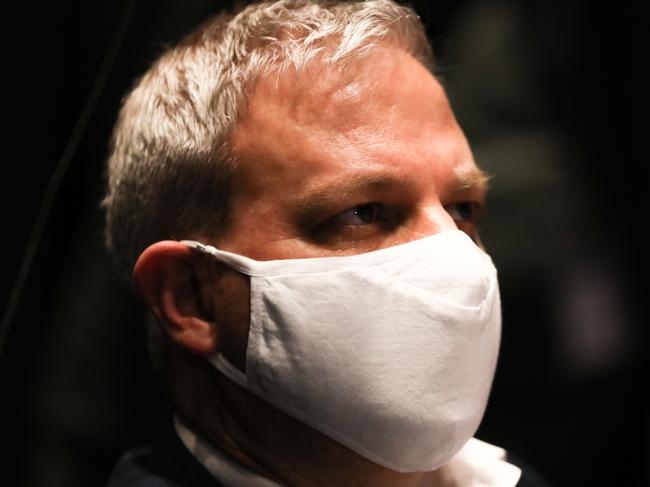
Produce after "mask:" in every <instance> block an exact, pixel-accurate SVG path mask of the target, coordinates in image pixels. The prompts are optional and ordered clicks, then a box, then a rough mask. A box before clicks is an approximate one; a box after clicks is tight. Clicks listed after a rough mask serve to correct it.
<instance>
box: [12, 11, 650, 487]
mask: <svg viewBox="0 0 650 487" xmlns="http://www.w3.org/2000/svg"><path fill="white" fill-rule="evenodd" d="M224 3H226V2H209V1H207V0H203V1H201V0H192V1H184V2H172V1H161V2H153V1H151V0H141V1H138V2H128V1H124V0H121V1H113V2H97V3H96V2H68V3H65V4H56V3H50V4H47V5H34V4H25V6H24V8H25V10H24V11H21V12H16V13H15V14H13V12H12V13H7V15H6V23H7V24H11V23H15V25H14V26H12V27H13V28H15V29H17V32H19V33H18V34H12V35H11V39H10V40H6V41H5V46H6V48H5V52H3V65H4V69H3V71H4V72H5V81H7V82H8V83H9V86H8V87H7V88H6V89H5V93H4V95H5V97H4V102H5V108H6V110H5V111H4V113H5V114H6V115H5V125H6V127H7V128H6V139H5V144H6V150H5V160H4V165H3V166H4V174H5V184H4V188H5V190H4V191H3V192H2V200H1V203H2V208H3V209H4V230H3V239H2V241H3V247H2V248H3V251H4V252H3V253H4V256H5V258H4V259H3V272H2V282H1V284H2V286H3V287H2V294H0V299H1V301H0V310H4V309H5V307H6V305H7V303H8V302H9V296H10V291H11V287H12V286H13V284H14V282H15V279H16V276H17V273H18V269H19V266H20V261H21V259H22V258H23V254H24V252H25V248H26V245H27V242H28V240H29V235H30V232H31V230H32V226H33V224H34V220H35V218H36V215H37V213H38V211H39V206H40V204H41V201H42V198H43V194H44V192H45V190H46V187H47V185H48V182H49V181H50V180H51V178H52V175H53V173H54V171H55V167H56V166H57V164H58V163H59V161H60V160H61V158H62V157H63V155H64V152H65V148H66V144H69V143H70V140H71V137H73V133H74V127H75V124H77V123H78V120H79V118H80V116H81V114H82V109H83V107H84V104H86V103H87V102H88V100H89V98H91V93H92V92H93V88H92V87H93V83H94V82H95V80H96V78H97V76H98V73H99V71H100V66H101V65H102V62H103V60H104V58H105V56H106V53H107V51H108V49H109V46H110V45H111V42H112V38H113V37H114V33H115V32H116V30H117V29H118V25H119V23H120V21H121V19H122V20H124V19H128V27H127V28H126V30H125V35H124V38H123V42H122V44H121V48H120V49H119V50H118V51H117V52H116V61H115V63H114V65H113V67H112V69H111V71H110V72H109V74H108V77H107V82H106V84H105V86H104V87H103V88H102V89H101V90H98V91H96V93H97V95H98V97H97V103H96V105H95V106H94V109H93V110H92V112H91V114H90V116H89V118H88V120H87V123H84V124H82V126H83V131H79V132H78V135H79V139H78V140H79V143H78V144H77V145H76V146H75V147H74V151H73V152H72V156H71V157H70V159H69V161H70V166H69V168H68V169H67V171H66V173H65V177H64V179H63V181H62V184H61V186H60V188H59V190H58V192H57V194H56V198H55V199H54V202H53V205H52V207H51V212H50V214H49V218H48V220H47V224H46V226H45V227H44V232H43V236H42V240H41V241H40V245H39V247H38V252H37V253H36V257H35V260H34V263H33V266H32V268H31V271H30V273H29V275H28V278H27V280H26V286H25V289H24V293H23V295H22V298H21V299H20V301H19V305H18V307H17V309H16V314H15V317H14V319H13V321H12V327H11V329H10V331H9V334H8V335H7V341H6V345H5V348H4V350H2V356H1V357H0V360H1V362H0V365H1V369H0V374H1V376H0V378H1V380H2V384H1V386H2V389H1V390H2V393H1V394H2V395H1V397H2V401H1V403H2V406H1V407H2V418H3V421H2V423H3V424H2V431H1V432H0V433H1V438H2V440H1V444H2V447H3V451H2V456H1V458H2V462H3V464H6V468H4V469H3V470H4V471H5V472H7V473H6V474H5V475H8V480H9V481H8V482H7V483H5V482H4V481H1V482H0V483H2V484H3V485H34V486H55V485H56V486H62V485H65V486H69V487H76V486H86V485H89V486H91V485H104V484H105V482H106V480H107V478H108V475H109V473H110V470H111V468H112V465H113V464H114V462H115V461H116V459H117V457H118V456H119V455H120V454H121V453H122V452H123V451H124V450H125V449H127V448H129V447H133V446H135V445H138V444H141V443H143V442H145V441H146V440H147V438H148V437H149V435H150V434H151V431H152V429H153V427H154V425H155V420H156V419H157V417H158V415H159V414H160V413H161V410H163V409H164V408H165V406H164V402H163V401H162V399H161V398H160V391H159V388H158V384H157V379H156V378H155V376H154V374H153V373H152V371H151V367H150V365H149V362H148V357H147V354H146V351H145V344H144V343H145V342H144V331H143V329H142V327H141V319H142V312H141V310H140V308H139V306H138V304H137V303H136V301H135V299H134V298H133V297H132V295H131V292H130V289H129V286H128V284H125V283H121V282H119V281H118V280H117V278H116V277H115V275H114V272H113V269H112V268H111V264H110V262H109V261H108V258H107V257H106V256H105V253H104V249H103V243H102V218H103V215H102V213H101V211H100V210H99V206H98V202H99V201H100V199H101V197H102V194H103V163H104V160H105V157H106V149H107V141H108V138H109V134H110V130H111V126H112V124H113V122H114V120H115V117H116V113H117V109H118V107H119V101H120V98H121V97H122V96H123V95H125V94H126V93H127V91H128V89H129V87H130V86H131V83H132V81H133V79H134V78H135V77H136V76H138V75H140V74H142V73H143V72H144V71H145V70H146V68H147V66H148V65H149V64H150V63H151V62H152V61H153V60H154V59H155V58H156V56H157V55H158V54H160V53H161V51H162V49H163V47H164V46H165V45H167V44H171V43H173V42H174V41H176V40H177V39H179V38H180V36H181V35H183V34H184V33H186V32H187V31H188V30H190V29H191V27H193V26H194V25H196V24H197V23H198V22H199V21H200V20H202V19H203V18H205V17H206V16H207V15H209V14H210V13H212V12H213V11H215V10H216V9H218V8H219V7H220V6H221V5H223V4H224ZM411 4H412V5H414V6H415V8H416V10H418V12H419V13H420V15H421V16H422V18H423V19H424V21H425V22H426V24H427V26H428V29H429V33H430V37H431V39H432V41H433V45H434V48H435V51H436V54H437V55H438V57H439V59H440V75H441V76H442V78H443V80H444V83H445V86H446V88H447V91H448V93H449V96H450V99H451V102H452V105H453V106H454V108H455V110H456V113H457V116H458V119H459V121H460V123H461V125H462V126H463V127H464V129H465V131H466V133H467V136H468V138H469V140H470V143H471V144H472V146H473V148H474V151H475V155H476V159H477V162H478V163H479V165H481V166H483V167H484V168H485V169H487V171H488V172H489V173H491V174H493V175H494V179H493V181H492V193H491V195H490V199H489V201H488V214H487V215H486V219H485V223H484V231H483V237H484V241H485V243H486V246H487V247H488V249H489V250H490V252H491V253H492V255H493V258H494V260H495V262H496V264H497V267H498V268H499V271H500V283H501V288H502V300H503V310H504V337H503V346H502V355H501V360H500V364H499V369H498V372H497V377H496V380H495V386H494V390H493V395H492V398H491V402H490V405H489V407H488V411H487V413H486V416H485V420H484V422H483V424H482V426H481V429H480V430H479V433H478V435H477V436H479V437H480V438H482V439H485V440H487V441H490V442H493V443H496V444H498V445H501V446H504V447H506V448H508V449H509V450H510V451H512V452H514V453H515V454H516V455H517V456H519V457H521V458H523V459H524V460H526V461H527V462H529V463H531V464H532V465H534V466H535V467H536V468H537V469H538V470H539V471H540V472H541V473H542V474H543V475H544V476H545V477H546V478H547V479H548V480H549V481H550V482H551V483H552V484H553V485H557V486H564V485H566V486H569V485H639V486H640V485H644V484H646V482H647V480H648V475H647V474H648V469H647V456H648V455H647V450H646V448H647V440H648V436H649V435H648V421H647V419H648V416H647V408H646V405H647V404H646V403H644V402H643V400H642V394H643V393H644V391H645V390H646V389H647V375H646V369H645V342H646V340H647V333H646V324H647V313H646V310H645V306H646V303H647V297H648V288H647V285H646V281H647V280H646V278H645V275H644V270H645V269H646V268H647V260H648V259H647V253H648V250H647V249H648V247H647V245H646V242H647V240H646V239H645V237H644V231H645V230H646V227H647V216H648V212H647V205H646V204H645V194H646V193H647V190H646V189H645V187H646V186H647V184H648V179H647V175H646V173H647V169H645V166H646V165H647V155H646V153H645V152H644V151H641V150H639V148H638V146H640V145H641V144H638V141H643V140H644V137H645V136H644V134H643V133H642V130H641V128H642V127H644V126H647V122H643V119H642V118H641V123H638V124H637V127H639V129H637V130H634V129H633V127H632V125H633V124H632V123H631V121H638V120H639V118H637V114H638V113H640V112H642V111H644V110H645V108H643V109H642V108H641V106H640V105H641V99H642V97H641V95H640V93H642V92H643V90H642V89H641V83H640V82H639V81H637V80H638V73H639V70H640V68H641V67H642V65H643V64H644V63H645V61H643V59H645V58H647V55H645V56H640V55H639V54H637V52H636V49H635V48H636V47H637V46H638V43H639V37H640V36H638V35H637V34H636V32H638V30H637V29H636V28H634V27H633V25H634V24H633V22H632V20H633V19H634V17H635V16H636V13H635V12H633V11H629V12H624V11H622V10H621V8H620V6H616V8H614V7H613V6H612V5H606V4H604V5H603V6H601V7H594V4H593V3H592V2H579V1H568V2H545V3H542V2H532V3H531V2H516V1H514V0H513V1H508V0H502V1H487V0H464V1H457V2H449V1H446V2H436V3H431V4H429V3H427V2H412V3H411ZM130 5H132V6H133V7H134V8H133V10H132V11H131V10H129V8H130V7H129V6H130ZM125 12H126V13H125ZM129 12H131V13H129ZM644 384H645V385H644ZM645 392H647V391H645ZM4 479H7V477H5V478H4Z"/></svg>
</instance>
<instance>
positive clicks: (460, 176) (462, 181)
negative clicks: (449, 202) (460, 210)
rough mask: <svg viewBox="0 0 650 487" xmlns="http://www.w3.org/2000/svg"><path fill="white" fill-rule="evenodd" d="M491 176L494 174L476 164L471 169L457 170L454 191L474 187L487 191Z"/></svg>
mask: <svg viewBox="0 0 650 487" xmlns="http://www.w3.org/2000/svg"><path fill="white" fill-rule="evenodd" d="M491 178H492V176H490V175H489V174H487V173H486V172H485V171H483V170H482V169H481V168H479V167H476V166H475V167H472V168H471V169H470V170H463V171H458V172H456V181H455V183H454V192H456V193H460V192H462V191H468V190H473V189H477V190H482V191H487V189H488V187H489V182H490V179H491Z"/></svg>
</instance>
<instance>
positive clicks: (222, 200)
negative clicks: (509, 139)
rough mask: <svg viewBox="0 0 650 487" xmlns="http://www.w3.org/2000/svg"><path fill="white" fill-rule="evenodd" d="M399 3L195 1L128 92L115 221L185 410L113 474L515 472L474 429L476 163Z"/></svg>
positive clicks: (449, 478) (285, 478) (486, 477)
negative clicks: (229, 9)
mask: <svg viewBox="0 0 650 487" xmlns="http://www.w3.org/2000/svg"><path fill="white" fill-rule="evenodd" d="M432 66H433V60H432V56H431V50H430V47H429V44H428V43H427V39H426V36H425V33H424V29H423V27H422V25H421V23H420V22H419V20H418V18H417V16H416V15H415V14H414V13H413V12H412V11H411V10H409V9H407V8H405V7H402V6H398V5H396V4H394V3H392V2H390V1H368V2H361V3H351V2H338V3H336V2H335V3H332V2H327V3H325V2H309V1H300V0H299V1H280V2H270V3H263V4H259V5H252V6H249V7H247V8H246V9H244V10H243V11H241V12H239V13H237V14H233V15H222V16H219V17H216V18H213V19H210V20H208V21H207V22H206V23H205V24H203V25H202V26H201V27H199V28H198V29H197V30H196V31H195V32H193V33H192V34H190V35H189V36H188V37H187V38H186V39H184V40H183V41H182V42H181V43H180V44H179V45H178V46H176V47H175V48H173V49H171V50H170V51H169V52H167V53H165V54H164V55H163V56H162V57H161V58H160V59H159V60H158V62H157V63H156V64H155V65H154V66H153V67H152V68H151V69H150V70H149V71H148V72H147V73H146V74H145V76H144V77H143V78H142V79H141V80H140V82H139V83H138V85H137V86H136V88H135V89H134V90H133V91H132V93H131V94H130V95H129V96H128V97H127V98H126V100H125V102H124V105H123V107H122V110H121V113H120V117H119V120H118V122H117V125H116V128H115V133H114V138H113V146H112V152H111V156H110V159H109V173H108V174H109V181H108V193H107V196H106V198H105V201H104V205H105V207H106V210H107V241H108V246H109V248H110V250H111V252H112V253H113V255H114V256H115V259H116V262H117V263H118V265H119V266H120V267H121V270H122V271H123V272H124V273H125V274H128V273H130V272H131V271H132V275H133V282H134V285H135V288H136V291H137V292H138V294H139V295H140V297H141V298H142V300H143V301H144V303H145V304H146V306H147V308H148V309H149V311H150V312H151V314H152V316H153V317H154V318H155V320H156V322H157V323H158V324H159V326H160V329H161V331H162V333H161V336H160V340H161V346H162V354H161V355H162V358H161V361H162V370H163V376H164V377H165V379H166V383H167V385H168V386H169V390H170V394H171V397H172V399H173V401H174V404H175V408H176V415H175V417H174V419H173V423H171V424H170V426H169V428H168V429H167V431H166V433H165V435H164V436H163V438H162V439H161V440H160V441H159V443H158V444H157V446H155V447H154V448H153V449H147V450H139V451H136V452H132V453H130V454H127V455H126V456H125V457H124V458H123V459H122V460H121V462H120V464H119V465H118V466H117V468H116V470H115V472H114V474H113V477H112V480H111V482H110V485H111V486H128V485H152V486H153V485H165V486H166V485H183V486H194V485H225V486H239V485H241V486H249V485H250V486H257V485H260V486H276V485H296V486H312V485H313V486H316V485H328V486H330V485H336V486H339V485H340V486H347V485H355V486H366V485H368V486H370V485H372V486H397V485H399V486H424V485H427V486H443V485H445V486H447V485H495V486H496V485H499V486H512V485H517V484H518V482H520V483H519V485H523V484H522V483H521V482H522V478H521V470H520V469H519V468H518V467H516V466H515V465H513V464H511V463H509V462H508V461H507V460H506V458H505V453H504V451H503V450H501V449H500V448H497V447H494V446H492V445H488V444H486V443H483V442H480V441H479V440H476V439H472V436H473V434H474V433H475V431H476V429H477V428H478V425H479V422H480V420H481V418H482V415H483V412H484V408H485V405H486V401H487V398H488V395H489V389H490V386H491V381H492V377H493V373H494V368H495V364H496V357H497V352H498V346H499V332H500V309H499V296H498V286H497V284H496V273H495V271H494V268H493V266H492V263H491V261H490V260H489V258H488V257H487V255H486V254H484V252H483V251H482V250H481V249H480V247H481V244H480V240H479V235H478V220H477V219H478V216H479V214H480V210H481V207H482V205H483V201H484V198H485V192H486V180H487V178H486V176H485V174H484V173H483V172H482V171H481V170H480V169H478V168H477V167H476V165H475V163H474V160H473V158H472V154H471V151H470V148H469V146H468V144H467V141H466V139H465V137H464V135H463V133H462V131H461V129H460V128H459V126H458V125H457V123H456V121H455V119H454V116H453V114H452V111H451V109H450V106H449V103H448V101H447V99H446V96H445V93H444V91H443V89H442V88H441V86H440V84H439V82H438V81H437V80H436V79H435V77H434V76H432V74H431V69H432Z"/></svg>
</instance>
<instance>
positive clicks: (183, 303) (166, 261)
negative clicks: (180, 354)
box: [133, 240, 217, 355]
mask: <svg viewBox="0 0 650 487" xmlns="http://www.w3.org/2000/svg"><path fill="white" fill-rule="evenodd" d="M195 259H196V254H194V253H193V251H192V249H190V248H188V247H187V246H186V245H183V244H182V243H180V242H175V241H171V240H169V241H161V242H156V243H154V244H152V245H151V246H149V247H147V249H145V250H144V252H142V254H141V255H140V257H139V258H138V260H137V262H136V264H135V267H134V270H133V284H134V287H135V290H136V292H137V294H138V295H139V296H140V298H141V299H142V300H143V301H144V302H145V304H146V306H147V307H148V308H149V310H150V311H151V312H152V313H153V314H154V316H155V317H156V318H157V319H158V321H159V323H160V324H161V326H162V327H163V329H164V331H165V333H167V334H168V335H169V337H170V338H171V339H172V340H173V341H174V342H176V343H177V344H178V345H180V346H182V347H184V348H186V349H187V350H189V351H191V352H193V353H196V354H199V355H207V354H209V353H211V352H213V351H214V350H215V347H216V341H217V326H216V323H215V320H214V316H213V313H212V312H211V310H209V309H207V308H206V306H205V305H204V303H203V300H202V299H201V286H202V282H201V278H200V277H201V276H199V275H197V272H195V263H196V261H195Z"/></svg>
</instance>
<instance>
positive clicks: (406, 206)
mask: <svg viewBox="0 0 650 487" xmlns="http://www.w3.org/2000/svg"><path fill="white" fill-rule="evenodd" d="M232 144H233V148H234V152H235V156H236V159H237V160H238V162H239V169H238V171H237V174H236V176H235V180H234V185H233V186H234V197H233V207H232V214H233V219H232V226H231V227H230V229H229V232H228V234H227V236H226V237H225V238H224V239H222V240H220V241H219V242H218V244H219V246H220V247H221V248H222V249H225V250H230V251H232V252H236V253H239V254H243V255H246V256H249V257H252V258H254V259H257V260H271V259H287V258H304V257H315V256H328V255H348V254H357V253H361V252H367V251H370V250H374V249H379V248H382V247H388V246H393V245H396V244H399V243H404V242H407V241H411V240H414V239H418V238H421V237H425V236H428V235H432V234H434V233H437V232H441V231H443V230H447V229H452V228H456V227H458V228H460V229H461V230H463V231H465V232H466V233H468V234H469V235H470V237H472V238H473V239H474V240H475V241H477V242H478V235H477V232H478V229H477V222H476V217H477V214H478V212H479V210H480V207H481V206H482V205H483V200H484V196H485V178H484V175H483V173H482V172H480V171H479V170H478V169H477V167H476V165H475V164H474V160H473V157H472V154H471V151H470V149H469V146H468V144H467V141H466V139H465V136H464V135H463V133H462V131H461V129H460V128H459V126H458V124H457V123H456V120H455V118H454V116H453V114H452V111H451V108H450V106H449V103H448V101H447V98H446V96H445V94H444V92H443V90H442V87H441V86H440V84H439V83H438V82H437V81H436V80H435V79H434V78H433V76H432V75H431V74H430V73H429V72H428V71H427V70H426V69H425V68H424V67H423V66H422V65H421V64H420V63H419V62H417V61H416V60H415V59H413V58H412V57H411V56H410V55H408V54H406V53H404V52H402V51H398V50H395V49H381V50H379V51H378V52H376V53H375V54H373V55H372V56H370V57H369V58H368V59H366V60H364V61H362V62H360V63H359V62H353V63H351V65H350V66H348V67H346V68H343V69H342V70H339V69H338V68H337V69H334V68H324V67H323V66H322V65H320V64H317V65H314V66H311V67H310V68H308V69H307V70H306V71H304V72H303V73H302V74H300V75H299V76H297V75H296V74H295V73H293V72H285V73H283V74H281V75H279V76H276V75H272V76H269V77H268V78H266V79H262V80H261V81H260V82H259V83H258V84H257V86H256V87H255V89H254V90H253V92H252V94H251V96H250V99H249V104H248V107H247V110H246V112H245V114H244V115H243V117H242V119H241V121H240V123H238V125H237V128H236V130H235V131H234V133H233V137H232Z"/></svg>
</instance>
